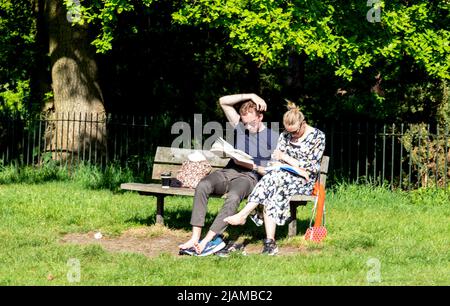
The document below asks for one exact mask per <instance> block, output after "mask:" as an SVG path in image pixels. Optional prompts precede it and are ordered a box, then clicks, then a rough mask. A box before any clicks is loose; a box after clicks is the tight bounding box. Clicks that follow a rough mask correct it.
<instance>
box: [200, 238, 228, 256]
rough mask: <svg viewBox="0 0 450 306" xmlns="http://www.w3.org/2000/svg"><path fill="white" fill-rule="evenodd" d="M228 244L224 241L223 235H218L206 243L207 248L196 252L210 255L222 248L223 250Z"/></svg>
mask: <svg viewBox="0 0 450 306" xmlns="http://www.w3.org/2000/svg"><path fill="white" fill-rule="evenodd" d="M225 246H226V244H225V242H224V241H223V239H222V237H221V236H219V235H217V236H216V237H215V238H214V239H213V240H211V241H210V242H208V243H207V244H206V247H205V249H204V250H203V252H202V253H201V254H197V253H195V254H194V255H195V256H208V255H211V254H214V253H216V252H218V251H220V250H222V249H223V248H224V247H225Z"/></svg>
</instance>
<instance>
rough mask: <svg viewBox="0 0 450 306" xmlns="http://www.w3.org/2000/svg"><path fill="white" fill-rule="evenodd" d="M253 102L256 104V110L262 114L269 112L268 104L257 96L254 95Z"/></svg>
mask: <svg viewBox="0 0 450 306" xmlns="http://www.w3.org/2000/svg"><path fill="white" fill-rule="evenodd" d="M251 100H252V101H253V102H255V104H256V110H257V111H260V112H265V111H266V110H267V104H266V102H265V101H264V100H263V99H262V98H261V97H259V96H258V95H256V94H252V96H251Z"/></svg>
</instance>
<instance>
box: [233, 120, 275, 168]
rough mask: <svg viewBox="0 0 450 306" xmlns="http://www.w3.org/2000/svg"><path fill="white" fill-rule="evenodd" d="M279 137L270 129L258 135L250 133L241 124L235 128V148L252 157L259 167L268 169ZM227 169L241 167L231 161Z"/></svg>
mask: <svg viewBox="0 0 450 306" xmlns="http://www.w3.org/2000/svg"><path fill="white" fill-rule="evenodd" d="M278 137H279V135H278V133H276V132H274V131H273V130H272V129H270V128H268V127H266V128H265V129H264V130H262V131H260V132H258V133H250V132H249V131H248V130H247V129H246V128H245V127H244V125H243V124H242V122H240V123H239V124H238V125H237V126H236V127H235V137H234V147H235V148H236V149H238V150H241V151H244V152H245V153H247V154H249V155H250V156H252V157H253V161H254V162H255V164H256V165H257V166H263V167H266V166H267V163H268V162H269V161H270V159H271V155H272V153H273V151H274V150H275V148H276V146H277V141H278ZM226 168H241V167H239V166H237V165H236V164H235V163H234V161H233V160H232V159H231V160H230V162H229V163H228V165H227V166H226ZM241 170H243V169H242V168H241ZM247 171H249V170H247ZM249 172H251V171H249Z"/></svg>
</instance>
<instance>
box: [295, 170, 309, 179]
mask: <svg viewBox="0 0 450 306" xmlns="http://www.w3.org/2000/svg"><path fill="white" fill-rule="evenodd" d="M297 171H298V173H300V175H301V176H303V177H304V178H305V179H306V181H307V182H308V181H309V174H308V172H306V170H304V169H301V168H297Z"/></svg>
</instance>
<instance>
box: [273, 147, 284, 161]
mask: <svg viewBox="0 0 450 306" xmlns="http://www.w3.org/2000/svg"><path fill="white" fill-rule="evenodd" d="M284 155H285V154H284V153H283V152H281V151H280V150H278V149H276V150H275V151H273V153H272V158H273V159H276V160H279V161H283V160H284Z"/></svg>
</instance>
